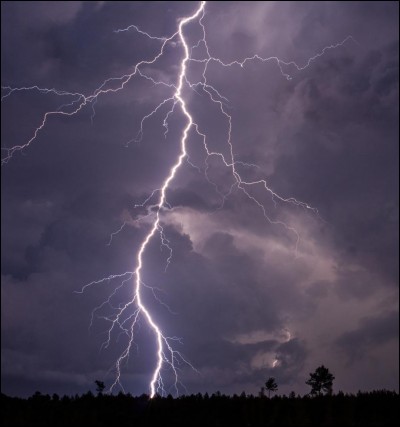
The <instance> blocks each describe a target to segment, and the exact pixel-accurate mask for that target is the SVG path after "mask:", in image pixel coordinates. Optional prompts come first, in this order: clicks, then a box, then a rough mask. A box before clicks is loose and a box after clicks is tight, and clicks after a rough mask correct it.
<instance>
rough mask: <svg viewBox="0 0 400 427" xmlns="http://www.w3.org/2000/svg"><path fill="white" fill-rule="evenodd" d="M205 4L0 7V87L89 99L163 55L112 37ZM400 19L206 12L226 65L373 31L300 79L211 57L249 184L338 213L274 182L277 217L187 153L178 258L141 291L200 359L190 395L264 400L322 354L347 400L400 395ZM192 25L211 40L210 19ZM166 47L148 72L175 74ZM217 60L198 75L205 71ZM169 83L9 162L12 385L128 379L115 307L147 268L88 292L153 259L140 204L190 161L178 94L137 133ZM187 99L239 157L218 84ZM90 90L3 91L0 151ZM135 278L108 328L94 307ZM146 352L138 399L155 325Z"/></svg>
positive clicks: (6, 297)
mask: <svg viewBox="0 0 400 427" xmlns="http://www.w3.org/2000/svg"><path fill="white" fill-rule="evenodd" d="M195 7H196V3H192V2H164V3H163V2H146V3H140V2H3V3H2V53H3V54H2V84H3V85H4V86H7V85H11V86H31V85H34V84H37V85H38V86H43V87H51V88H52V87H55V88H57V89H64V90H67V91H71V92H83V93H85V94H89V93H91V92H92V91H93V90H94V89H95V88H97V87H98V86H99V85H100V84H101V83H102V82H103V81H104V79H106V78H109V77H117V76H121V75H123V74H125V73H127V72H132V66H133V65H134V64H135V63H136V62H137V61H138V60H140V59H142V58H151V57H152V55H154V53H155V52H156V50H157V48H158V47H159V44H158V42H156V41H152V40H148V39H146V37H144V36H143V35H140V34H137V33H136V32H134V31H128V32H123V33H118V34H117V33H115V32H114V30H116V29H118V28H126V27H127V26H129V25H131V24H137V25H139V27H140V28H142V29H143V30H146V31H149V32H150V33H152V34H154V35H157V36H163V35H170V34H172V33H173V32H174V31H175V29H176V24H177V22H178V21H177V20H178V18H179V17H182V16H184V15H185V14H187V13H190V12H191V11H193V10H194V8H195ZM397 17H398V4H397V3H394V2H350V3H349V2H347V3H346V2H336V3H335V2H333V3H332V2H319V3H315V2H281V3H279V2H277V3H274V2H264V3H263V2H255V3H252V4H249V3H248V2H232V3H229V4H226V3H224V4H223V5H222V3H218V2H211V3H208V4H207V9H206V15H205V18H204V25H205V28H206V33H207V39H208V41H209V48H210V53H211V54H212V55H215V56H218V57H220V58H221V59H223V60H224V61H226V62H230V61H232V60H234V59H243V58H245V57H249V56H252V55H253V54H254V53H259V54H260V55H261V56H263V57H270V56H275V55H277V56H279V57H280V58H282V59H284V60H287V61H290V60H296V61H297V62H298V63H299V64H301V65H304V64H305V63H306V61H307V58H309V57H311V56H313V55H315V53H317V52H320V51H321V49H322V48H323V47H324V46H327V45H331V44H335V43H337V42H340V41H342V40H344V39H345V38H346V37H347V36H348V35H352V36H353V37H354V40H348V41H347V42H346V43H345V44H344V45H343V46H342V47H338V48H337V49H331V50H328V51H326V53H325V54H324V55H323V56H322V57H320V58H318V59H317V60H315V61H313V62H312V64H311V66H310V67H308V68H307V69H305V70H303V71H302V72H298V71H296V70H295V69H294V67H293V66H288V67H284V71H285V72H288V73H290V74H291V75H292V79H291V80H287V79H285V78H284V77H283V76H282V74H281V72H280V70H279V68H278V67H277V63H276V61H275V60H271V61H266V62H248V63H246V65H245V66H244V67H243V68H242V67H239V66H232V67H231V68H223V67H221V66H220V65H219V64H217V63H210V64H209V67H208V75H207V76H208V82H209V84H212V85H214V86H215V87H216V88H217V89H218V91H219V93H220V94H221V95H223V96H224V97H226V99H227V100H226V102H225V108H226V111H228V112H229V114H231V116H232V134H231V141H232V145H233V147H234V152H235V159H236V161H240V162H244V163H252V164H256V165H257V167H251V166H248V165H246V164H243V163H238V165H237V170H239V171H240V173H241V175H242V177H243V179H245V180H247V181H251V180H253V181H256V180H266V182H267V185H268V186H269V187H270V188H271V189H272V190H273V191H275V192H276V193H278V194H280V195H281V196H282V197H284V198H289V197H295V198H296V199H298V200H303V201H305V202H307V203H309V204H310V205H311V206H313V207H315V208H317V209H318V212H319V214H315V213H313V212H312V211H310V210H308V209H304V208H302V207H300V206H295V205H293V204H290V203H287V202H283V201H280V200H278V199H277V198H276V197H275V198H274V199H273V198H271V193H268V192H266V191H265V187H264V186H263V185H261V184H260V185H257V186H255V187H252V188H250V187H248V186H245V189H246V191H248V194H249V195H250V196H252V197H257V198H258V199H259V200H260V201H261V202H262V203H263V205H264V207H265V213H266V215H267V216H268V218H266V217H265V216H264V215H263V211H262V209H260V206H258V205H257V204H256V203H252V201H251V200H249V198H248V197H247V196H246V194H244V193H243V192H241V191H240V190H239V189H238V188H237V186H235V185H233V184H234V183H235V181H234V179H233V178H232V175H231V170H230V168H227V167H225V166H224V165H223V162H222V160H221V158H220V157H218V156H212V157H209V158H207V157H206V155H205V152H204V149H203V147H204V145H203V140H202V138H201V137H200V136H199V135H196V134H195V133H194V132H191V133H190V135H189V138H188V154H189V158H188V162H185V163H184V164H183V165H182V168H181V169H180V170H179V171H178V172H177V175H176V177H175V179H174V181H173V182H172V183H171V186H170V190H169V191H168V193H167V199H168V203H169V204H170V207H171V209H169V210H165V211H163V212H162V224H163V228H164V233H165V237H166V238H167V239H168V240H169V242H170V246H171V248H172V249H173V256H172V259H171V262H170V263H169V265H168V268H167V269H166V268H165V267H166V266H167V264H168V262H167V260H168V257H169V251H168V250H167V249H166V247H165V246H164V247H163V246H160V243H161V242H160V240H159V239H157V238H154V239H153V240H152V241H151V243H150V244H149V246H148V249H147V251H146V254H145V261H146V263H145V268H144V271H143V281H144V282H145V283H146V284H147V285H149V286H155V287H156V289H154V293H155V295H156V297H157V298H158V299H159V300H161V301H162V302H163V303H164V305H163V304H161V305H160V304H159V303H158V301H157V300H155V299H154V294H153V292H152V291H150V290H149V289H148V288H146V289H144V291H143V298H144V301H146V303H147V304H148V305H149V307H150V308H151V309H152V311H153V313H154V316H155V319H156V320H157V321H158V322H159V323H160V324H161V325H162V326H163V330H164V331H165V334H166V335H168V336H179V337H182V341H183V344H179V343H178V342H177V343H176V346H177V349H178V350H179V351H181V352H182V354H183V355H184V357H185V358H187V359H188V360H190V362H191V363H192V364H193V365H194V366H195V367H196V368H197V369H198V371H199V373H196V372H194V371H192V370H191V369H190V368H189V367H184V366H183V365H182V366H181V368H182V378H181V379H182V382H183V383H184V384H185V385H186V387H187V390H188V392H198V391H201V392H205V391H208V392H214V391H215V390H217V389H220V390H221V391H222V392H226V393H240V392H241V391H242V390H246V392H252V393H257V392H258V391H259V389H260V387H261V386H262V385H263V383H264V382H265V380H266V378H268V377H269V376H274V377H275V378H276V379H277V381H278V384H279V391H280V392H282V393H287V392H289V391H291V390H296V392H300V393H301V392H305V391H306V388H305V384H304V382H305V380H306V378H307V377H308V373H309V372H311V371H313V370H314V369H315V368H316V367H317V366H319V365H321V364H324V365H326V366H328V367H329V368H330V370H332V372H333V373H334V375H335V377H336V380H335V385H336V384H337V387H338V388H341V389H343V390H344V391H357V390H358V389H360V388H364V389H373V388H384V387H387V388H396V389H398V380H397V379H393V372H394V371H396V369H397V368H396V366H397V365H398V351H396V348H397V347H396V345H397V344H398V339H397V337H398V329H397V326H396V325H397V319H398V304H397V302H398V291H397V284H398V276H399V274H398V169H399V168H398V18H397ZM187 33H188V34H187V35H188V37H189V38H190V40H191V42H192V43H197V41H198V37H199V36H200V37H201V27H200V26H198V25H193V26H191V28H190V29H188V31H187ZM199 49H201V47H200V48H199ZM166 53H167V54H166V56H165V59H163V60H162V61H160V62H159V63H157V64H155V65H154V66H148V67H146V73H147V74H148V75H151V76H152V77H153V78H156V79H160V80H163V81H165V82H167V83H176V72H177V63H178V61H179V60H180V58H181V55H182V51H181V46H180V45H179V43H178V44H176V45H175V46H170V47H168V49H167V52H166ZM198 54H199V55H200V51H199V52H198ZM201 72H202V70H201V69H200V68H199V66H198V64H197V65H196V64H192V66H191V67H190V68H189V74H190V76H192V77H193V78H195V77H194V76H197V77H198V76H199V75H201ZM170 95H171V91H170V89H169V88H166V87H160V86H158V85H154V84H152V83H151V82H150V81H148V80H146V79H144V78H140V77H137V78H136V77H135V78H134V79H132V81H131V82H129V83H128V84H127V85H126V87H125V89H124V91H122V92H119V93H117V94H109V95H107V96H102V97H99V99H98V101H97V103H96V105H95V115H94V116H93V114H94V112H93V109H92V108H91V106H87V107H86V108H85V109H83V110H82V111H81V112H80V113H79V114H78V115H76V116H75V117H60V116H57V117H56V116H52V117H49V119H48V122H47V124H46V127H45V128H44V129H43V130H42V131H41V132H40V133H39V135H38V138H37V140H36V141H35V142H34V143H33V144H32V146H31V147H29V148H28V149H26V150H24V151H23V152H22V153H16V154H15V156H14V157H13V159H12V160H11V161H10V162H9V163H8V164H7V165H5V166H4V167H3V168H2V178H3V179H2V202H3V203H2V231H3V233H2V279H3V280H2V390H3V392H5V393H9V394H14V395H27V394H30V393H33V392H34V391H35V390H37V389H40V390H41V391H43V392H49V393H53V392H57V393H77V392H83V391H86V390H88V389H89V388H91V387H92V384H93V382H94V380H95V379H101V380H102V379H104V380H105V381H106V382H107V384H108V385H110V384H111V383H112V381H113V378H114V377H113V374H114V372H113V366H114V363H115V360H116V357H118V355H119V354H120V353H121V351H122V350H123V348H124V345H126V339H127V337H126V335H121V336H119V337H118V339H117V337H116V336H115V337H113V338H112V343H111V345H110V346H108V347H107V346H104V345H103V346H102V344H104V342H105V340H106V339H107V333H106V331H107V327H108V326H109V325H110V323H109V321H107V317H109V316H110V315H111V314H112V313H113V310H115V307H116V306H118V305H119V304H123V303H124V301H126V300H127V298H131V296H132V282H129V281H128V282H125V283H123V280H124V279H126V278H127V277H129V275H128V276H124V277H123V278H118V277H117V278H114V279H112V280H111V279H110V280H106V281H104V282H102V283H99V284H97V285H94V286H91V287H89V288H87V289H86V291H85V293H83V294H76V293H74V291H77V290H80V289H81V287H82V286H83V285H85V284H86V283H89V282H91V281H93V280H99V279H101V278H102V277H107V276H109V275H112V274H114V275H117V274H121V273H123V272H130V271H133V270H134V269H135V262H136V261H135V254H136V253H137V251H138V248H139V246H140V244H141V242H142V240H143V238H144V236H145V234H146V233H147V232H148V229H149V225H150V222H149V218H147V219H146V218H143V216H144V215H146V214H147V213H150V212H151V209H149V208H145V207H140V206H138V205H139V204H140V203H142V202H143V201H144V200H146V199H147V197H148V196H149V195H150V194H151V192H152V191H153V190H154V189H157V188H158V189H159V188H160V186H161V182H162V180H163V179H164V177H165V176H166V175H167V173H168V171H169V169H170V167H171V165H172V164H173V163H174V161H175V159H176V156H177V153H178V152H179V140H180V137H181V131H182V125H183V123H184V120H185V119H184V117H183V115H182V114H181V113H179V109H177V110H176V112H175V113H174V114H173V115H171V120H170V122H169V126H168V132H167V133H165V131H166V129H165V127H164V126H163V118H164V117H165V114H166V113H167V112H168V109H169V108H170V106H169V105H165V108H163V109H161V110H160V111H159V112H158V113H157V114H156V115H155V117H154V118H152V119H150V120H147V121H145V122H144V124H143V131H144V132H143V137H142V139H141V140H140V141H135V138H137V136H138V135H139V130H140V126H141V119H142V118H143V117H144V116H145V115H146V114H149V113H150V112H151V111H152V110H153V109H154V108H155V106H156V105H157V104H158V103H159V102H160V101H162V100H163V99H164V98H165V97H168V96H170ZM185 96H186V97H187V102H188V107H189V109H190V111H192V112H193V114H194V115H195V116H196V123H197V124H198V126H199V129H200V131H201V132H204V133H206V134H207V144H208V146H209V148H210V149H211V150H219V151H221V152H222V153H223V154H224V156H226V158H228V157H229V146H228V145H227V144H226V140H227V132H228V125H229V122H228V120H227V118H226V116H224V115H223V114H222V113H221V110H220V107H219V105H218V104H213V103H211V102H209V100H208V98H207V96H206V94H205V93H204V92H203V91H202V90H201V89H200V88H199V89H198V90H197V92H195V91H186V92H185ZM72 100H73V99H72V98H71V97H64V98H63V99H62V100H61V101H60V99H59V98H58V97H56V96H54V95H51V94H47V95H46V94H38V93H32V92H30V93H23V92H21V93H15V94H13V95H12V96H10V97H8V98H6V99H4V100H3V108H2V146H3V147H9V146H12V145H15V144H21V143H24V142H25V141H27V140H28V139H29V138H30V137H31V135H32V131H33V129H34V128H35V127H36V126H38V124H40V123H41V120H42V117H43V114H44V113H45V112H46V111H48V110H49V109H50V110H54V109H57V108H58V107H59V106H60V104H62V103H70V102H72ZM157 197H159V192H156V193H155V194H154V196H153V198H152V200H151V203H156V200H157ZM270 221H272V223H271V222H270ZM273 222H278V223H276V224H274V223H273ZM282 222H285V224H287V226H286V227H285V226H284V225H283V224H282ZM293 228H295V229H296V230H297V233H298V235H299V237H300V239H299V241H298V242H297V234H296V232H294V231H293ZM118 230H120V232H118V233H117V231H118ZM120 285H122V286H121V288H119V290H118V291H117V292H116V293H115V295H114V296H113V297H112V298H111V302H110V304H107V305H104V306H102V307H101V309H99V310H98V311H97V312H95V313H94V316H93V320H94V321H93V324H92V325H91V327H90V328H89V325H90V321H91V313H92V310H93V309H94V308H95V307H98V306H99V305H101V304H102V302H103V301H105V300H107V298H108V297H109V295H110V293H112V292H113V290H114V289H116V288H117V287H118V286H120ZM113 307H114V308H113ZM114 338H115V339H114ZM135 342H136V343H137V348H136V347H135V350H134V351H133V353H132V356H131V358H130V360H129V363H128V364H127V365H126V366H124V367H123V376H122V382H123V384H124V387H125V389H126V391H130V392H132V393H135V394H136V393H138V394H140V393H142V392H144V391H147V389H148V382H149V378H150V376H151V372H152V369H153V367H154V363H155V357H154V341H153V340H152V335H151V333H150V332H149V330H148V329H147V327H146V321H145V320H144V319H141V321H140V327H139V328H138V330H137V335H136V339H135ZM100 348H101V351H99V350H100ZM171 379H172V378H171V377H169V374H168V373H166V382H167V383H168V382H170V381H169V380H171ZM335 388H336V387H335Z"/></svg>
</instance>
